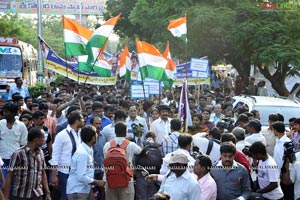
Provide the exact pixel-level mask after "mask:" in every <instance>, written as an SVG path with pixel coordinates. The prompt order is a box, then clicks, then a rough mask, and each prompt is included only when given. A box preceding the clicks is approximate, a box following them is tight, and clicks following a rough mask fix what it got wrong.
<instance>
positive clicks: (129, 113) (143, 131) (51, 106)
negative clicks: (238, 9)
mask: <svg viewBox="0 0 300 200" xmlns="http://www.w3.org/2000/svg"><path fill="white" fill-rule="evenodd" d="M239 81H240V77H237V79H236V80H235V81H234V80H233V79H232V78H231V77H226V78H224V79H223V80H221V79H220V78H216V79H213V83H212V87H213V90H214V92H211V91H210V90H201V91H196V90H195V88H190V90H189V92H188V96H189V97H188V106H189V109H190V112H191V115H192V126H189V127H188V129H187V130H184V126H183V125H182V122H181V121H180V120H179V114H178V106H179V102H180V93H181V88H180V87H175V88H173V89H172V90H170V91H167V90H163V92H162V95H160V96H151V98H150V99H131V98H130V91H129V89H128V84H126V82H123V81H119V82H118V83H117V84H116V85H114V86H100V87H98V86H94V85H78V84H77V83H76V82H73V81H70V80H65V81H64V82H62V83H60V84H58V85H55V84H54V83H51V84H50V85H49V87H48V88H42V89H41V95H40V96H39V97H37V98H34V97H32V96H30V94H29V92H28V90H27V89H26V88H25V87H24V86H23V85H22V80H21V79H20V78H16V79H15V83H16V86H14V87H11V88H10V90H9V91H8V95H7V101H6V102H5V104H4V105H3V107H2V108H1V110H0V111H1V112H0V117H1V120H0V165H1V168H2V170H1V173H0V183H1V189H2V193H0V195H1V196H0V199H1V198H2V199H6V200H8V199H17V200H29V199H30V200H31V199H32V200H39V199H47V200H49V199H61V200H67V199H69V200H73V199H80V200H83V199H101V200H104V199H106V200H121V199H122V200H123V199H128V200H147V199H171V200H183V199H188V200H197V199H201V200H215V199H218V200H229V199H239V200H246V199H266V200H267V199H269V200H279V199H285V200H294V199H295V200H299V199H300V189H299V188H300V185H299V184H300V167H299V165H300V153H295V152H297V151H299V149H300V118H299V117H300V116H295V117H294V118H291V119H289V121H290V127H289V128H286V127H285V125H284V123H283V121H284V116H282V115H281V114H280V113H268V114H269V127H262V125H261V123H260V113H259V111H256V110H252V111H249V110H248V108H247V107H245V106H243V107H239V108H238V109H236V110H233V108H232V101H231V96H232V95H233V94H235V93H237V94H238V92H239V91H240V90H241V89H239V88H236V87H240V86H239ZM254 81H255V80H253V79H250V81H249V85H248V87H247V88H245V90H243V91H241V92H247V93H249V94H250V93H251V94H252V92H254V93H253V94H256V95H257V94H261V95H265V94H266V93H263V92H262V93H259V92H258V89H259V88H258V87H257V86H256V85H255V83H254ZM260 84H261V83H260ZM224 119H225V120H224Z"/></svg>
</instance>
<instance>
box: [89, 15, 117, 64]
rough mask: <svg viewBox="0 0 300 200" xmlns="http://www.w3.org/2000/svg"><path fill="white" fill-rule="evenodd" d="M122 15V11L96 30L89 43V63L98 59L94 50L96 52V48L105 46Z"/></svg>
mask: <svg viewBox="0 0 300 200" xmlns="http://www.w3.org/2000/svg"><path fill="white" fill-rule="evenodd" d="M120 16H121V13H120V14H119V15H118V16H116V17H113V18H111V19H109V20H108V21H106V22H105V23H104V24H103V25H102V26H100V27H99V28H97V29H96V30H95V31H94V34H93V36H92V37H91V39H90V40H89V41H88V43H87V52H88V56H89V57H88V64H93V63H94V61H95V60H96V59H97V55H95V54H93V52H95V50H94V49H99V48H100V49H102V48H104V46H105V44H106V42H107V40H108V37H109V35H110V34H111V32H112V31H113V29H114V27H115V25H116V24H117V22H118V20H119V18H120Z"/></svg>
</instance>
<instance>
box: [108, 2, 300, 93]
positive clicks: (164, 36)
mask: <svg viewBox="0 0 300 200" xmlns="http://www.w3.org/2000/svg"><path fill="white" fill-rule="evenodd" d="M121 2H123V1H119V0H110V1H108V2H107V10H108V12H107V14H108V15H110V17H111V16H112V15H116V14H117V13H119V12H122V11H125V12H124V13H123V16H122V18H121V20H122V23H119V24H118V26H117V27H116V30H117V32H118V33H119V34H120V36H122V37H126V38H127V42H128V43H133V41H134V40H135V39H140V40H145V41H147V42H150V43H152V44H154V45H156V46H157V47H158V48H159V49H160V50H161V51H162V50H163V48H164V47H165V43H166V41H167V40H169V41H170V46H171V51H172V52H171V53H172V55H173V57H174V56H175V57H177V58H180V59H182V60H184V61H185V48H186V46H185V44H184V43H183V42H182V41H181V40H179V39H178V38H175V37H173V36H172V34H171V33H170V32H169V31H168V30H167V26H168V23H169V22H168V21H169V20H171V19H176V18H179V17H182V16H183V15H184V14H185V13H186V14H187V21H188V22H187V28H188V34H187V37H188V44H187V59H188V60H190V58H192V57H198V58H199V57H202V56H208V58H209V60H210V61H211V62H212V63H213V64H215V63H218V62H224V60H225V61H226V62H227V63H230V64H232V65H233V67H234V68H236V69H237V71H238V72H239V74H240V75H241V76H242V77H243V79H244V80H245V82H247V81H248V77H249V75H250V66H251V64H254V65H255V67H257V68H258V69H259V70H260V72H261V73H262V74H263V75H264V76H265V78H267V79H268V80H269V81H270V82H271V84H272V86H273V88H274V89H275V90H276V91H277V92H278V94H279V95H284V96H287V95H288V91H287V89H286V87H285V85H284V80H285V78H286V76H289V75H295V74H298V73H299V71H298V70H299V65H300V62H299V59H300V49H299V48H300V45H299V42H300V40H299V37H300V32H299V28H300V14H299V13H298V12H288V11H284V10H280V11H277V10H272V11H266V10H261V9H260V8H259V7H258V5H257V1H255V0H253V1H249V0H240V1H236V0H200V1H199V0H198V1H193V0H189V1H183V0H182V1H173V0H156V1H150V0H127V1H126V3H124V2H123V3H121ZM108 15H107V16H105V17H106V19H108ZM274 67H275V72H271V70H269V69H270V68H274Z"/></svg>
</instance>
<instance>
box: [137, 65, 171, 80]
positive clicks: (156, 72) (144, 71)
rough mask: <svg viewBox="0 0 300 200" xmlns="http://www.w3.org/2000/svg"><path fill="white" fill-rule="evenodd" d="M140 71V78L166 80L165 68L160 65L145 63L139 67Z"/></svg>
mask: <svg viewBox="0 0 300 200" xmlns="http://www.w3.org/2000/svg"><path fill="white" fill-rule="evenodd" d="M140 72H141V77H142V80H144V79H145V77H148V78H153V79H155V80H158V81H164V80H168V77H167V74H166V72H165V69H164V68H161V67H155V66H152V65H145V66H143V67H140Z"/></svg>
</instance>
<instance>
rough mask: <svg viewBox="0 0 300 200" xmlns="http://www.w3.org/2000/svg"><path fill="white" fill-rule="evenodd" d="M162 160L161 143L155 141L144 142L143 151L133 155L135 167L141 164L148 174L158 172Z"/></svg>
mask: <svg viewBox="0 0 300 200" xmlns="http://www.w3.org/2000/svg"><path fill="white" fill-rule="evenodd" d="M162 162H163V152H162V148H161V145H160V144H157V143H151V142H148V143H146V144H145V145H144V148H143V151H142V152H141V153H140V154H139V155H136V157H135V165H136V166H137V167H139V166H142V167H143V168H145V169H146V170H147V171H148V172H149V173H150V174H159V170H160V168H161V164H162Z"/></svg>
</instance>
